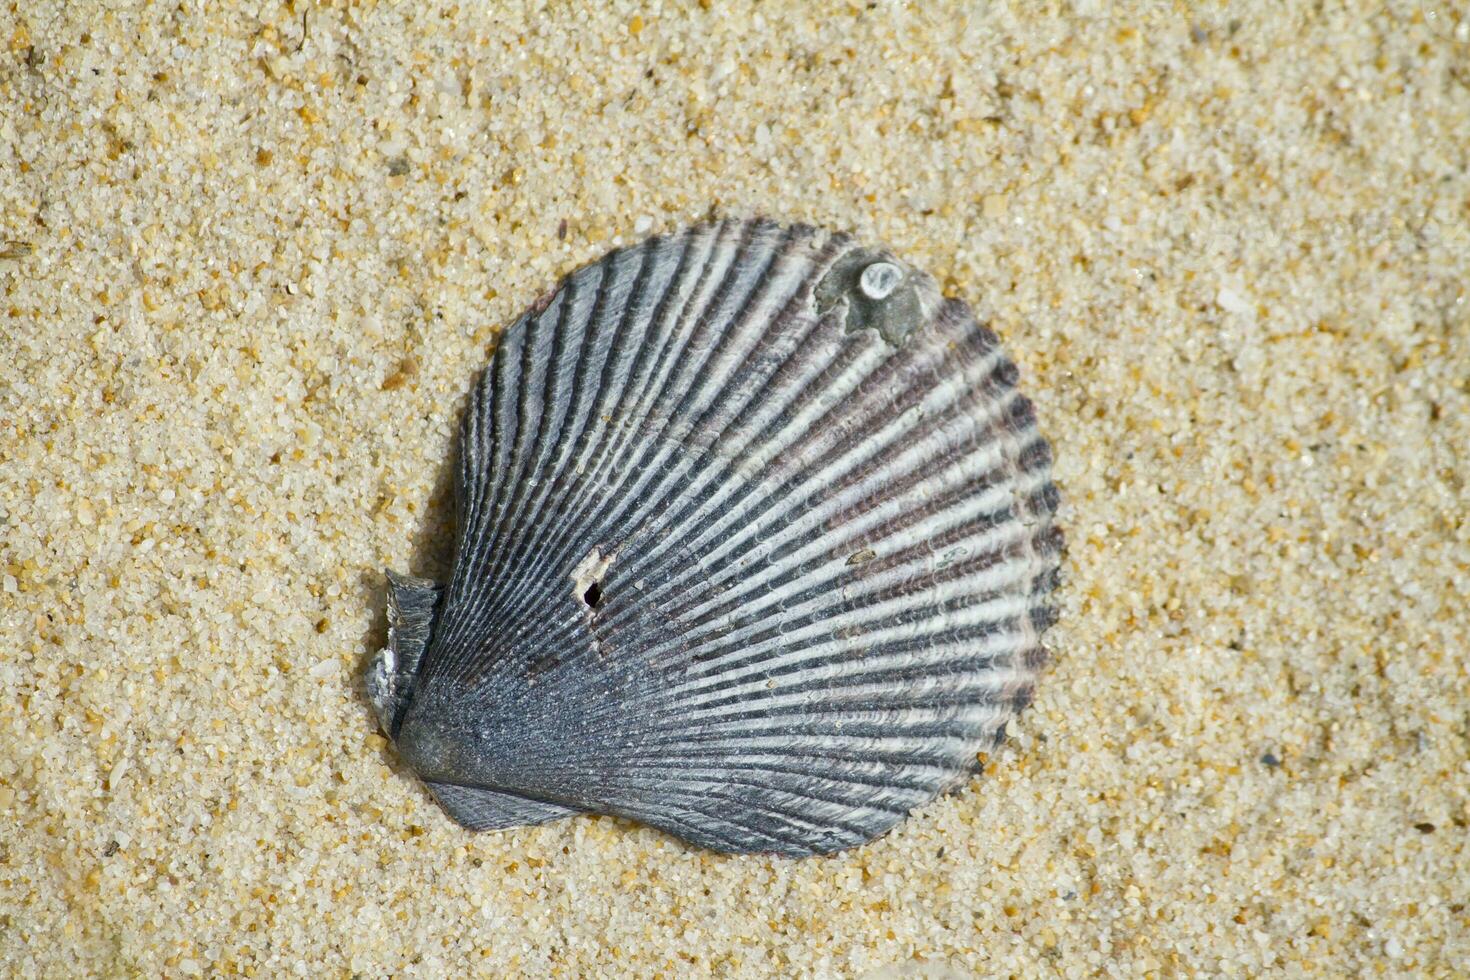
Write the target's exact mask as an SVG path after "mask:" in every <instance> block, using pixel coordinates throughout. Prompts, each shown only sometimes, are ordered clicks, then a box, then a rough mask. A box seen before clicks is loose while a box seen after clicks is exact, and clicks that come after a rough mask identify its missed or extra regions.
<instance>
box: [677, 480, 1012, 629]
mask: <svg viewBox="0 0 1470 980" xmlns="http://www.w3.org/2000/svg"><path fill="white" fill-rule="evenodd" d="M996 469H998V467H997V468H996ZM989 472H994V470H992V471H989ZM898 489H905V488H902V487H900V488H898ZM919 489H920V491H922V489H923V487H922V485H920V487H919ZM966 489H967V488H966V487H964V486H963V485H961V486H958V487H951V488H949V489H948V491H947V492H946V493H945V495H944V497H942V498H941V499H939V500H936V501H932V502H931V504H929V505H922V506H919V507H913V508H912V509H910V510H907V511H904V510H897V511H895V509H894V508H881V507H878V506H866V505H867V504H868V501H867V499H865V500H864V501H863V502H862V504H860V505H854V506H852V507H851V508H849V509H848V510H847V511H846V513H850V514H853V515H854V524H855V527H854V528H853V532H854V533H853V534H852V535H851V536H850V537H844V538H842V539H841V540H838V541H835V542H833V541H827V542H824V541H823V540H822V524H821V523H820V518H819V519H818V521H816V522H813V521H808V522H804V525H805V526H803V527H801V528H800V529H796V530H795V534H794V536H793V540H792V541H791V542H789V543H788V544H787V545H783V546H782V547H780V548H776V549H773V550H772V551H771V552H770V553H769V555H768V556H767V558H766V562H767V564H766V565H764V567H762V568H761V569H760V570H759V571H753V572H749V573H746V574H745V575H744V576H743V577H742V578H741V581H740V583H739V586H738V587H736V586H734V585H732V586H730V587H728V588H726V589H723V590H722V591H712V592H711V594H709V595H691V594H686V595H685V596H683V597H674V598H672V599H671V604H670V605H669V607H668V614H669V615H670V616H671V617H673V618H675V619H677V620H678V622H679V623H680V626H681V628H682V629H683V630H684V631H685V632H686V634H687V635H688V636H689V637H690V639H697V638H698V637H699V636H701V635H702V634H703V633H704V630H705V628H706V627H708V626H710V625H718V624H719V623H720V622H721V621H722V620H723V619H724V618H725V617H727V616H728V615H730V614H731V613H732V612H733V611H734V610H736V609H739V608H742V607H743V608H744V610H745V613H746V616H747V618H749V617H750V616H752V615H754V614H756V613H758V612H759V611H760V610H761V609H763V608H765V607H767V606H769V605H770V603H771V602H772V601H773V597H779V599H780V601H781V602H782V604H783V608H786V609H788V610H789V609H791V608H792V607H793V605H800V604H802V603H804V602H806V601H808V600H809V599H811V598H814V597H816V596H818V595H821V594H825V593H830V591H831V589H832V588H834V587H837V586H841V588H842V589H843V590H844V591H845V594H847V595H848V596H849V597H850V598H860V597H862V596H864V595H866V594H867V591H868V588H869V587H870V586H869V583H874V582H876V581H877V580H878V576H879V575H880V574H881V575H883V576H884V579H885V580H889V581H904V582H916V581H927V583H928V584H930V585H939V584H943V583H946V582H948V581H950V580H951V579H953V578H954V577H955V575H954V574H952V573H951V574H941V573H942V572H944V571H945V569H944V568H940V567H935V568H931V569H926V568H923V567H921V563H925V562H928V561H930V560H931V559H932V558H933V554H932V545H934V544H938V543H939V540H938V539H939V538H941V537H944V538H946V539H948V536H949V535H951V534H953V532H954V530H955V529H956V528H965V529H969V530H971V531H972V532H973V535H974V536H975V539H976V540H974V541H970V540H969V538H970V535H969V534H966V535H964V536H962V537H961V538H959V540H961V541H963V542H965V543H964V544H963V547H965V548H966V549H971V550H973V549H978V548H982V547H996V546H1000V545H1002V544H1003V543H1004V542H1005V541H1006V540H1007V539H1006V538H1005V537H1004V535H1002V536H1000V537H999V538H997V537H995V536H994V535H993V533H992V532H993V528H992V527H991V525H993V524H994V523H995V521H996V518H997V517H1005V518H1009V517H1011V516H1012V513H1011V510H1012V509H1011V507H1010V506H1009V505H1008V504H1007V503H1006V493H1007V490H1008V488H1005V487H1003V486H994V485H991V486H989V487H986V488H985V489H983V490H981V491H980V492H978V493H974V494H971V495H969V496H966V495H965V493H964V491H965V490H966ZM899 499H900V500H902V499H904V498H899ZM997 505H1000V506H997ZM1011 533H1021V532H1018V531H1011ZM880 534H881V536H880ZM905 535H909V536H926V540H928V541H929V542H930V545H931V547H925V546H923V545H911V546H910V547H909V548H908V551H907V557H908V559H909V560H908V561H906V562H903V563H901V564H900V563H889V564H887V565H884V566H874V565H872V562H873V561H876V560H877V555H876V554H875V555H874V557H873V558H872V559H869V562H868V566H869V567H867V568H857V569H855V568H854V566H853V565H852V563H851V560H850V558H848V556H849V555H854V554H861V552H860V550H859V549H862V548H867V550H872V549H873V548H875V547H876V548H880V549H883V553H884V554H885V555H886V556H889V555H890V549H889V547H888V545H889V543H890V542H891V541H892V540H893V539H894V538H897V537H900V536H905ZM931 535H932V537H927V536H931ZM949 543H952V541H949ZM824 545H825V546H826V547H824ZM949 564H950V565H955V563H954V562H953V561H951V562H950V563H949ZM730 568H731V566H729V565H727V566H725V569H726V573H725V574H721V575H719V576H713V575H712V576H710V584H711V585H712V586H713V587H714V588H715V589H720V588H721V586H722V584H723V580H724V579H725V578H727V577H733V576H731V575H729V574H728V573H729V570H730ZM798 589H799V590H801V591H793V590H798ZM760 593H764V594H765V596H766V597H765V598H752V596H756V595H758V594H760Z"/></svg>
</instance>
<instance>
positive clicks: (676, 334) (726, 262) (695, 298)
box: [630, 223, 746, 431]
mask: <svg viewBox="0 0 1470 980" xmlns="http://www.w3.org/2000/svg"><path fill="white" fill-rule="evenodd" d="M715 231H716V234H714V235H713V236H712V240H711V242H710V252H709V256H708V258H709V259H715V260H718V262H719V263H720V265H719V268H720V269H721V270H722V271H721V273H720V278H719V280H717V281H712V282H709V287H710V288H709V290H708V291H706V292H704V293H703V294H702V295H701V292H700V288H699V287H700V286H701V285H702V283H701V282H699V281H696V282H695V283H694V287H693V288H692V289H691V291H690V294H689V295H688V297H687V303H686V304H685V305H684V306H682V307H681V309H680V310H679V311H678V315H677V317H676V322H674V323H673V324H672V325H671V329H670V331H669V334H668V338H667V339H668V346H667V347H666V348H665V350H664V351H663V352H661V354H660V356H661V358H663V363H666V364H667V369H666V373H665V375H664V377H665V379H667V377H668V373H670V372H672V369H673V366H674V364H675V362H676V361H677V360H678V358H679V355H680V354H681V353H682V351H683V349H684V348H685V346H687V343H688V340H689V336H690V328H691V323H692V321H694V320H696V319H702V318H703V316H704V314H705V312H706V311H707V309H708V305H709V303H710V302H712V301H713V300H714V299H715V298H716V297H717V296H718V294H719V291H720V290H722V289H724V288H725V287H726V284H727V283H728V282H729V274H730V273H731V272H732V271H733V269H734V267H735V265H736V264H737V262H736V260H737V258H738V256H739V254H740V247H741V245H742V244H743V239H744V236H745V233H746V229H745V228H744V227H743V226H740V225H736V224H731V223H725V224H721V225H720V226H718V227H717V228H716V229H715ZM731 238H740V239H741V241H740V242H732V241H730V239H731ZM695 304H697V307H696V306H695ZM676 345H677V349H674V348H675V346H676ZM671 350H672V356H665V355H668V354H669V352H670V351H671ZM660 366H661V365H656V367H655V369H656V370H657V369H658V368H659V367H660ZM647 404H651V402H648V403H647ZM648 414H649V412H648V410H647V409H646V408H645V409H644V410H643V417H647V415H648ZM630 431H631V429H630Z"/></svg>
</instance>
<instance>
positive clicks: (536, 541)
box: [487, 240, 676, 617]
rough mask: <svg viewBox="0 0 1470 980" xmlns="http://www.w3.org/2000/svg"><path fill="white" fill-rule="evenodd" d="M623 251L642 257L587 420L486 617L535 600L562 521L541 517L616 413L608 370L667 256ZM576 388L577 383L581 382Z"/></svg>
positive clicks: (552, 508) (639, 328)
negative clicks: (514, 571)
mask: <svg viewBox="0 0 1470 980" xmlns="http://www.w3.org/2000/svg"><path fill="white" fill-rule="evenodd" d="M659 241H664V240H659ZM674 244H676V243H675V242H673V241H671V240H669V247H670V248H672V247H673V246H674ZM627 251H628V253H629V254H630V255H636V256H638V257H639V258H640V259H641V260H642V261H641V262H640V265H639V268H638V270H637V273H636V275H635V277H634V282H633V283H632V285H631V286H630V290H629V293H628V296H627V297H626V299H627V302H626V303H625V304H624V306H623V310H624V315H623V316H622V317H620V318H618V321H617V322H616V323H613V324H609V325H606V327H605V329H604V331H603V334H605V335H606V339H607V343H606V344H605V345H602V346H603V348H604V350H603V353H602V356H601V357H599V358H598V364H599V365H600V367H601V369H602V370H601V376H600V378H601V380H600V382H599V384H598V386H597V391H598V400H597V401H596V402H595V403H593V404H592V405H591V406H589V408H588V414H587V416H586V422H587V424H585V425H584V426H583V428H582V429H581V430H580V432H579V434H578V437H577V442H576V445H575V446H573V447H571V448H569V449H568V451H567V452H566V453H564V454H563V456H562V458H561V460H560V461H559V463H558V465H557V468H556V470H555V473H554V475H553V476H552V478H551V479H550V480H548V481H546V483H545V493H544V494H543V495H542V497H541V500H540V503H539V506H538V508H537V509H536V510H535V511H534V512H533V513H532V514H530V515H528V516H527V517H526V518H525V519H524V520H523V521H522V522H521V523H522V524H523V525H524V526H525V527H528V528H531V529H533V530H534V533H533V534H528V535H523V536H522V540H521V541H520V542H519V543H518V544H517V545H516V546H515V548H514V550H513V552H512V553H511V554H510V555H509V556H508V557H507V558H506V560H505V564H506V565H508V566H510V567H517V568H521V569H523V571H522V572H521V573H520V574H519V575H518V576H517V577H516V578H515V580H514V581H513V582H511V583H509V587H507V588H505V589H503V590H502V591H501V593H500V594H498V595H497V596H496V605H495V606H494V607H493V608H492V609H490V610H488V611H487V615H491V614H493V613H496V612H505V611H506V610H507V609H509V610H513V611H512V612H510V613H509V615H510V616H511V617H514V616H515V615H516V612H518V611H519V610H520V609H521V608H522V607H523V606H524V604H525V603H526V602H527V601H534V600H535V599H537V598H538V596H537V594H536V593H535V591H534V589H535V587H536V583H537V582H538V581H540V580H541V576H542V573H543V572H544V570H545V569H546V566H547V554H546V552H547V551H548V550H549V549H548V548H546V547H544V546H543V545H544V542H545V540H546V538H547V536H548V535H551V534H553V533H554V532H555V531H556V530H559V529H560V528H561V527H562V525H563V522H562V521H560V520H558V521H549V520H544V519H543V517H544V516H545V515H548V514H562V513H564V507H565V502H566V499H567V496H568V494H570V493H571V492H572V491H574V490H577V489H579V488H580V487H581V486H582V485H583V484H584V483H585V480H584V479H583V476H584V475H585V474H579V473H578V469H579V468H580V467H583V466H585V465H586V457H587V454H588V453H589V452H590V451H591V450H592V448H593V446H594V445H595V444H596V437H597V435H599V434H602V433H604V432H605V431H606V424H605V422H604V421H603V419H604V417H609V416H610V413H612V412H614V411H616V409H615V408H614V407H613V406H612V405H610V404H608V402H609V401H610V400H611V399H613V398H614V397H616V398H619V399H620V398H621V396H622V394H623V393H624V392H625V391H626V385H625V384H624V385H620V386H618V387H617V388H616V390H614V388H613V385H612V384H611V380H612V379H611V378H610V374H616V373H617V370H616V369H617V365H619V364H626V357H627V356H630V355H631V353H632V352H633V351H636V349H637V348H638V347H639V343H638V341H639V340H641V339H642V337H644V336H645V335H646V332H647V322H646V321H647V320H648V318H649V316H650V315H651V313H652V310H653V307H654V305H655V304H654V303H653V302H652V301H650V302H648V304H647V305H646V306H640V305H639V304H640V303H641V301H643V300H648V299H649V298H648V297H647V296H644V295H643V294H642V290H644V289H645V288H646V287H647V286H648V285H649V283H650V282H653V281H656V280H654V278H653V277H654V275H655V274H656V273H658V272H659V271H660V270H661V269H662V266H661V265H660V263H662V262H663V260H664V259H666V258H668V256H667V255H666V254H657V253H653V251H652V250H651V249H642V248H639V249H636V250H634V249H630V250H627ZM670 275H672V271H670ZM668 286H669V280H667V279H666V280H664V281H663V282H662V283H661V284H659V285H658V289H657V300H658V301H659V302H661V301H662V299H663V293H664V292H665V291H666V290H667V288H668ZM635 314H636V315H635ZM578 387H579V388H580V387H581V384H580V382H579V384H578Z"/></svg>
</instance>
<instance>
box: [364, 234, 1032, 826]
mask: <svg viewBox="0 0 1470 980" xmlns="http://www.w3.org/2000/svg"><path fill="white" fill-rule="evenodd" d="M1016 374H1017V372H1016V368H1015V366H1014V365H1013V364H1012V362H1011V361H1010V360H1009V358H1007V357H1006V355H1005V354H1004V353H1003V352H1002V351H1001V349H1000V346H999V343H998V341H997V338H996V337H995V335H994V334H993V333H992V332H991V331H990V330H988V329H986V328H985V327H983V326H981V325H979V324H977V323H976V322H975V320H974V317H973V316H972V315H971V313H970V311H969V309H968V308H967V307H966V306H965V305H964V304H963V303H962V302H959V301H957V300H946V299H943V298H942V297H941V296H940V294H939V291H938V289H937V288H936V286H935V284H934V282H933V280H932V279H930V278H929V277H928V276H927V275H925V274H924V273H922V272H920V271H918V270H916V269H914V268H912V267H911V266H909V265H907V264H906V263H904V262H902V261H901V260H899V259H898V258H896V257H895V256H893V255H892V254H891V253H889V252H888V251H886V250H884V249H881V248H866V247H861V246H859V245H858V244H856V243H855V242H854V241H853V240H852V239H850V238H849V237H848V236H846V235H840V234H827V233H824V232H821V231H818V230H815V229H812V228H808V227H782V226H779V225H776V224H774V223H771V222H767V221H728V222H721V223H714V224H709V225H703V226H699V227H695V228H691V229H687V230H685V231H682V232H679V233H676V234H673V235H669V236H667V237H660V238H654V239H650V240H648V241H646V242H643V243H641V244H639V245H635V246H632V247H630V248H625V249H620V250H618V251H615V252H612V253H610V254H609V255H607V256H605V257H604V258H603V259H602V260H600V261H598V262H596V263H594V264H592V265H589V266H586V267H584V268H582V269H581V270H579V271H577V272H575V273H573V274H572V275H571V276H569V277H568V278H567V279H566V280H564V281H563V282H562V283H561V285H560V286H559V287H558V288H557V290H556V291H555V292H554V293H552V294H551V295H550V296H549V297H548V298H547V299H546V300H544V301H543V302H541V303H538V304H537V305H536V306H535V307H533V308H532V309H531V310H529V311H527V312H526V313H525V314H524V315H522V316H521V317H520V318H519V319H518V320H516V322H515V323H514V324H512V325H511V326H510V327H509V328H508V329H507V330H506V331H505V332H504V334H503V335H502V337H501V340H500V344H499V348H498V350H497V351H496V353H495V355H494V357H493V359H492V361H491V363H490V365H489V367H488V368H487V369H486V370H485V372H484V375H483V377H482V378H481V379H480V381H479V383H478V384H476V386H475V387H474V389H473V391H472V393H471V395H470V398H469V404H468V406H467V408H466V410H465V416H464V422H463V428H462V432H461V441H460V454H459V462H458V470H457V473H456V484H455V488H456V497H457V508H456V515H457V520H458V544H457V549H456V555H455V560H454V566H453V571H452V573H451V575H450V580H449V582H448V584H447V585H445V586H443V587H441V586H439V585H437V584H435V583H433V582H429V581H426V580H423V579H416V578H411V577H407V576H398V575H393V574H391V573H390V576H389V597H388V601H389V606H388V612H389V624H390V631H389V645H388V649H386V650H384V651H383V652H382V653H380V654H379V656H378V658H377V660H376V661H375V662H374V664H373V667H372V669H371V673H370V676H369V679H368V686H369V693H370V695H371V698H372V701H373V704H374V707H375V709H376V711H377V714H378V717H379V720H380V722H381V724H382V726H383V729H384V730H385V731H386V732H387V734H388V735H389V736H390V737H391V738H392V739H393V741H394V743H395V745H396V747H397V750H398V752H399V753H400V755H401V756H402V758H403V759H405V760H406V761H407V763H408V764H409V766H410V767H412V768H413V770H414V771H415V772H416V773H418V774H419V775H420V776H421V777H422V778H423V779H424V780H425V781H426V782H427V783H428V785H429V787H430V789H431V790H432V791H433V793H434V795H435V797H436V798H437V799H438V800H439V802H440V803H441V804H442V805H443V806H444V808H445V810H447V811H448V812H449V814H450V815H451V816H452V817H454V819H456V820H457V821H459V822H460V823H461V824H464V825H465V826H467V827H470V828H474V829H490V828H503V827H510V826H516V825H521V824H534V823H540V822H544V821H547V820H552V819H556V818H558V817H563V816H567V815H570V814H574V813H580V812H590V813H606V814H616V815H620V816H624V817H630V818H633V819H635V820H639V821H642V822H644V823H647V824H651V825H653V826H655V827H659V828H662V829H664V830H666V831H669V832H670V833H673V834H676V835H678V836H679V837H682V838H684V839H686V840H689V841H692V842H694V843H696V844H700V845H703V846H706V847H710V848H714V849H716V850H721V851H731V852H746V851H775V852H780V853H783V854H791V855H803V854H810V853H814V852H830V851H834V850H839V849H841V848H844V847H848V846H851V845H854V844H858V843H861V842H863V841H866V840H868V839H870V838H872V837H874V836H876V835H878V834H881V833H883V832H884V831H886V830H888V829H889V828H890V827H892V826H893V825H894V824H895V823H897V822H898V821H899V820H901V819H902V818H903V817H904V816H905V815H906V814H907V813H908V812H909V811H910V810H911V809H913V808H914V807H915V806H918V805H920V804H922V803H924V802H926V801H928V800H929V799H931V798H933V797H934V796H935V795H936V794H938V793H941V792H944V791H945V790H947V789H950V788H952V787H954V786H956V785H957V784H959V783H961V782H963V781H964V780H965V779H966V778H967V776H968V774H970V773H972V772H974V771H975V769H976V754H977V752H979V751H981V750H984V749H986V748H989V747H990V746H991V745H993V744H994V743H995V742H996V741H997V740H998V739H999V738H1000V737H1001V736H1002V734H1003V732H1004V728H1005V724H1006V722H1007V721H1008V720H1009V719H1010V718H1011V717H1012V716H1013V715H1014V714H1015V713H1016V711H1018V710H1019V709H1020V708H1021V707H1022V706H1023V705H1024V704H1025V703H1026V702H1027V701H1028V700H1029V698H1030V695H1031V691H1032V687H1033V683H1034V681H1035V678H1036V674H1037V672H1038V670H1039V668H1040V666H1041V665H1042V663H1043V662H1044V660H1045V653H1044V651H1043V648H1042V644H1041V634H1042V632H1043V631H1044V630H1045V629H1046V628H1047V626H1049V625H1050V623H1051V621H1052V619H1053V612H1052V607H1051V606H1050V604H1049V602H1048V594H1049V592H1050V591H1051V589H1052V587H1053V586H1054V584H1055V581H1056V576H1057V569H1058V563H1059V555H1060V552H1061V533H1060V531H1059V530H1058V529H1057V528H1056V527H1055V526H1054V524H1053V514H1054V512H1055V510H1056V506H1057V494H1056V490H1055V487H1054V486H1053V484H1052V482H1051V478H1050V463H1051V453H1050V449H1049V447H1048V445H1047V442H1046V441H1045V439H1044V438H1043V437H1042V436H1041V435H1040V434H1039V432H1038V431H1037V428H1036V424H1035V420H1034V417H1033V412H1032V408H1031V404H1030V402H1029V401H1028V400H1027V399H1026V398H1024V397H1023V396H1022V395H1020V394H1019V393H1018V392H1017V391H1016V388H1015V382H1016Z"/></svg>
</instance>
